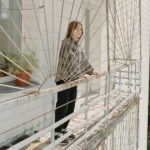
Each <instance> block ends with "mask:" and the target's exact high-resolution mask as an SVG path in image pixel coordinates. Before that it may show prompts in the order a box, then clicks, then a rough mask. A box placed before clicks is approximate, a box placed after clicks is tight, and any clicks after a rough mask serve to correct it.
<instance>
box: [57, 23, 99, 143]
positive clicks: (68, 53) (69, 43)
mask: <svg viewBox="0 0 150 150" xmlns="http://www.w3.org/2000/svg"><path fill="white" fill-rule="evenodd" d="M82 35H83V27H82V24H81V23H80V22H77V21H72V22H71V23H70V24H69V26H68V31H67V36H66V38H65V39H64V40H63V42H62V46H61V50H60V54H59V62H58V68H57V74H56V79H55V82H56V84H57V85H60V84H64V83H66V82H70V81H73V80H76V79H79V78H80V77H84V78H87V79H90V76H91V75H99V73H98V72H93V70H94V69H93V67H92V66H91V65H90V64H89V62H88V60H87V58H86V57H85V55H84V53H83V52H82V51H81V50H80V48H79V45H78V43H79V40H80V39H81V37H82ZM76 96H77V86H75V87H72V88H69V89H66V90H64V91H61V92H58V100H57V104H56V111H55V122H57V121H59V120H61V119H63V118H64V117H66V116H68V115H70V114H71V113H73V112H74V108H75V99H76ZM71 101H72V102H71ZM68 102H70V103H69V104H66V103H68ZM65 104H66V105H65ZM62 105H64V106H63V107H61V106H62ZM58 107H60V108H58ZM69 121H70V120H69ZM69 121H67V122H65V123H64V124H62V125H60V126H59V127H58V128H56V129H55V139H58V138H59V137H60V134H61V133H62V134H65V133H67V126H68V124H69ZM74 138H75V135H73V134H72V135H70V136H69V139H70V140H71V139H74ZM61 143H62V144H68V139H65V140H64V141H62V142H61Z"/></svg>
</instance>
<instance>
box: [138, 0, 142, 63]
mask: <svg viewBox="0 0 150 150" xmlns="http://www.w3.org/2000/svg"><path fill="white" fill-rule="evenodd" d="M139 30H140V60H142V13H141V0H139Z"/></svg>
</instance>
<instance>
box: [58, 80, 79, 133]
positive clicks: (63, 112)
mask: <svg viewBox="0 0 150 150" xmlns="http://www.w3.org/2000/svg"><path fill="white" fill-rule="evenodd" d="M63 83H64V82H63V81H62V80H61V81H58V82H56V84H57V85H60V84H63ZM76 96H77V86H75V87H72V88H69V89H66V90H64V91H60V92H58V94H57V103H56V108H57V107H60V106H62V105H64V104H66V103H68V102H70V101H72V100H75V99H76ZM74 108H75V101H73V102H71V103H69V104H67V105H65V106H62V107H60V108H58V109H56V111H55V122H57V121H59V120H61V119H63V118H64V117H66V116H68V115H70V114H71V113H73V112H74ZM69 121H70V120H68V121H67V122H65V123H63V124H62V125H60V126H59V127H57V128H56V129H55V131H56V132H61V130H62V129H66V128H67V126H68V124H69Z"/></svg>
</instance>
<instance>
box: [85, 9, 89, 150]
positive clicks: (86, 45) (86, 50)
mask: <svg viewBox="0 0 150 150" xmlns="http://www.w3.org/2000/svg"><path fill="white" fill-rule="evenodd" d="M89 24H90V10H89V9H88V8H86V9H85V55H86V56H87V57H89V52H90V26H89ZM90 83H91V82H90V81H87V82H86V88H85V94H86V96H85V105H88V93H89V91H90V88H91V87H90V85H91V84H90ZM87 121H88V110H86V111H85V126H84V133H86V132H87V123H88V122H87ZM84 142H85V143H84V144H85V145H87V138H85V140H84ZM87 149H88V148H87Z"/></svg>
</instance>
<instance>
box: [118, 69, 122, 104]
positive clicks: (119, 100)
mask: <svg viewBox="0 0 150 150" xmlns="http://www.w3.org/2000/svg"><path fill="white" fill-rule="evenodd" d="M120 102H121V69H120V70H119V100H118V103H119V104H120Z"/></svg>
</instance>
